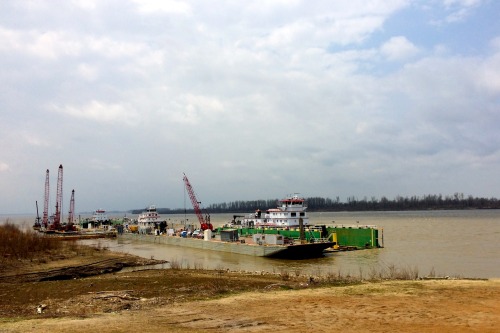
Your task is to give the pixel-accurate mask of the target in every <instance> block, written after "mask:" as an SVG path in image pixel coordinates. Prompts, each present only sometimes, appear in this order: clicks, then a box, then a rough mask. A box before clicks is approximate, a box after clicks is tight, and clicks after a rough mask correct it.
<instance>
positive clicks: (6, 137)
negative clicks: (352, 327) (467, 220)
mask: <svg viewBox="0 0 500 333" xmlns="http://www.w3.org/2000/svg"><path fill="white" fill-rule="evenodd" d="M0 9H1V10H0V64H1V67H0V149H1V150H0V184H1V191H0V213H1V214H14V213H34V212H35V201H38V204H39V207H41V208H40V210H41V209H42V208H43V200H44V184H45V172H46V170H47V169H49V170H50V188H51V193H50V197H51V199H50V202H51V204H50V205H51V208H50V209H51V212H53V210H54V208H53V207H52V206H54V205H55V196H56V183H57V171H58V170H57V168H58V166H59V164H62V165H63V167H64V182H63V189H64V190H63V200H64V204H63V205H64V206H63V212H64V213H67V211H68V207H69V199H70V195H71V190H72V189H74V190H75V198H76V211H77V212H84V211H92V210H94V209H97V208H103V209H106V210H108V211H110V210H128V209H132V208H143V207H146V206H147V205H149V204H156V205H157V206H158V207H168V208H182V207H184V206H185V201H186V200H187V203H188V204H187V207H188V208H189V207H191V206H190V204H189V199H188V198H187V199H186V195H185V192H184V184H183V181H182V178H183V172H185V173H186V175H187V176H188V177H189V179H190V181H191V184H192V186H193V188H194V189H195V191H196V194H197V196H198V200H199V201H201V202H202V204H203V205H204V206H208V205H210V204H212V203H219V202H230V201H236V200H254V199H271V198H281V197H283V196H285V195H286V194H289V193H294V192H298V193H300V194H301V195H302V196H305V197H315V196H320V197H330V198H336V197H337V196H338V197H339V198H340V200H341V201H345V200H346V198H347V197H349V196H355V197H357V198H358V199H362V198H364V197H367V198H368V199H371V198H372V197H376V198H380V197H382V196H386V197H388V198H390V199H392V198H394V197H396V196H397V195H401V196H411V195H417V196H422V195H425V194H440V193H441V194H443V195H452V194H453V193H455V192H459V193H464V195H469V194H470V195H473V196H485V197H497V198H498V197H500V134H499V133H500V131H499V130H500V23H499V22H500V20H499V19H498V18H499V17H500V2H499V1H496V0H426V1H411V0H408V1H405V0H372V1H366V0H345V1H340V0H339V1H309V0H308V1H299V0H277V1H272V0H257V1H218V0H210V1H180V0H179V1H175V0H170V1H159V0H158V1H153V0H150V1H140V0H129V1H126V0H116V1H101V0H99V1H97V0H96V1H91V0H90V1H87V0H72V1H70V0H60V1H55V0H50V1H43V0H32V1H23V0H12V1H9V0H2V1H1V2H0Z"/></svg>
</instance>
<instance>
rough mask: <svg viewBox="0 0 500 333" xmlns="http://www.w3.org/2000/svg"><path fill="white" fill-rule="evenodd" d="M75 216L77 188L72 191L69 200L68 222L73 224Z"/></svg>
mask: <svg viewBox="0 0 500 333" xmlns="http://www.w3.org/2000/svg"><path fill="white" fill-rule="evenodd" d="M74 216H75V190H73V191H71V199H70V200H69V213H68V224H69V225H73V219H74Z"/></svg>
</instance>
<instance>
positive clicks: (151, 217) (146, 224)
mask: <svg viewBox="0 0 500 333" xmlns="http://www.w3.org/2000/svg"><path fill="white" fill-rule="evenodd" d="M162 222H166V220H165V219H164V218H162V217H161V216H160V215H159V214H158V211H157V210H156V206H155V205H150V206H149V207H148V208H146V210H145V211H143V212H142V213H141V214H140V215H139V217H138V218H137V225H138V229H139V233H143V234H149V233H152V231H153V230H155V229H158V228H159V225H160V223H162Z"/></svg>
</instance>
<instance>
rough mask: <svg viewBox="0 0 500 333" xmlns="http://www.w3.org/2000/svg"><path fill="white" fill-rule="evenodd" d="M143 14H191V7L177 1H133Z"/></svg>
mask: <svg viewBox="0 0 500 333" xmlns="http://www.w3.org/2000/svg"><path fill="white" fill-rule="evenodd" d="M132 1H133V2H135V4H136V5H137V7H138V8H139V11H141V12H143V13H157V12H164V13H169V14H191V11H192V9H191V6H190V5H189V4H188V3H187V2H185V1H177V0H162V1H157V0H132Z"/></svg>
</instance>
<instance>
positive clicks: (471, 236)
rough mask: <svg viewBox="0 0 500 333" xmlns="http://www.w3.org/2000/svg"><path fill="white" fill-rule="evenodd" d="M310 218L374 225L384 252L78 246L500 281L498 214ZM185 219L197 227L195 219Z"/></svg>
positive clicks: (276, 268) (290, 268)
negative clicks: (297, 256) (256, 253)
mask: <svg viewBox="0 0 500 333" xmlns="http://www.w3.org/2000/svg"><path fill="white" fill-rule="evenodd" d="M309 216H310V221H311V223H314V224H332V223H334V224H337V225H338V224H344V225H352V224H359V225H377V226H378V227H379V228H382V229H383V240H384V248H379V249H370V250H359V251H349V252H338V253H331V254H326V255H325V256H324V257H322V258H317V259H308V260H278V259H268V258H259V257H253V256H246V255H237V254H231V253H224V252H215V251H203V250H199V249H191V248H184V247H178V246H168V245H159V244H146V243H137V242H133V241H123V240H120V239H117V240H116V239H111V240H107V239H99V240H85V241H81V242H82V243H85V244H92V245H96V246H101V247H106V248H109V249H110V250H113V251H122V252H126V253H130V254H134V255H139V256H143V257H146V258H155V259H164V260H168V261H170V262H175V263H176V264H177V265H182V266H183V267H189V268H209V269H230V270H245V271H268V272H283V271H286V272H289V273H290V274H314V275H325V274H339V273H340V274H342V275H347V274H351V275H356V276H359V275H360V274H361V275H363V276H364V277H369V276H370V274H373V273H374V272H382V271H384V270H385V271H387V270H389V269H391V268H392V267H395V268H397V269H401V270H410V271H413V272H415V271H417V272H418V275H419V276H426V275H429V274H431V273H434V274H435V275H439V276H454V277H470V278H492V277H496V278H498V277H500V210H467V211H412V212H324V213H317V212H312V213H309ZM131 217H134V216H131ZM167 218H168V219H170V221H171V222H178V221H180V220H183V219H185V218H186V217H185V216H180V215H167ZM187 218H188V219H189V221H196V217H195V216H194V215H191V216H189V215H188V216H187ZM231 218H232V214H214V215H212V216H211V220H212V223H213V224H214V225H215V226H217V225H221V224H224V223H226V222H228V221H230V220H231ZM18 220H19V221H20V219H18ZM14 221H16V218H14ZM0 222H2V221H1V220H0ZM20 223H21V222H20Z"/></svg>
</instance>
